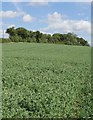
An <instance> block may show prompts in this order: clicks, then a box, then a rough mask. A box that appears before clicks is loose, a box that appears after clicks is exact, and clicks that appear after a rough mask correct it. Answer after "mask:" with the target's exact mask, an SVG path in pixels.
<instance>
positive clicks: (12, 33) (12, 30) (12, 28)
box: [6, 27, 16, 37]
mask: <svg viewBox="0 0 93 120" xmlns="http://www.w3.org/2000/svg"><path fill="white" fill-rule="evenodd" d="M6 33H8V34H9V37H10V36H15V35H16V30H15V29H14V27H11V28H8V29H7V30H6Z"/></svg>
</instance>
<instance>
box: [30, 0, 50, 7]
mask: <svg viewBox="0 0 93 120" xmlns="http://www.w3.org/2000/svg"><path fill="white" fill-rule="evenodd" d="M29 5H31V6H44V5H48V0H31V1H30V3H29Z"/></svg>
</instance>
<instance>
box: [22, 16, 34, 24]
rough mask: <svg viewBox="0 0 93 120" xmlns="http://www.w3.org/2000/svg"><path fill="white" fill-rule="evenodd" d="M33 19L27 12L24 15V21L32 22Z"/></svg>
mask: <svg viewBox="0 0 93 120" xmlns="http://www.w3.org/2000/svg"><path fill="white" fill-rule="evenodd" d="M32 20H33V17H32V16H31V15H29V14H26V15H24V16H23V21H24V22H31V21H32Z"/></svg>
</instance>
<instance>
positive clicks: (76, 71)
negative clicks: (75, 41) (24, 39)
mask: <svg viewBox="0 0 93 120" xmlns="http://www.w3.org/2000/svg"><path fill="white" fill-rule="evenodd" d="M90 73H91V48H90V47H81V46H67V45H60V44H59V45H58V44H43V43H40V44H39V43H5V44H3V45H2V83H3V87H2V110H3V117H4V118H22V117H28V118H30V117H31V118H39V117H50V118H51V117H52V118H53V117H56V118H58V117H62V118H66V117H71V118H72V117H73V118H77V117H79V118H82V117H86V118H87V117H91V116H92V103H91V79H90V78H91V75H90Z"/></svg>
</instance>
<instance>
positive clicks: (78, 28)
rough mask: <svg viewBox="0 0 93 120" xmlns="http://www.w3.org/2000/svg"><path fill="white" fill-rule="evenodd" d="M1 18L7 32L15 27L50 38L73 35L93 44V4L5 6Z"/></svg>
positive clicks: (29, 3) (27, 3) (17, 4)
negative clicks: (92, 15) (9, 28)
mask: <svg viewBox="0 0 93 120" xmlns="http://www.w3.org/2000/svg"><path fill="white" fill-rule="evenodd" d="M16 1H17V0H16ZM0 18H3V19H2V21H0V25H2V29H4V30H6V28H8V27H11V26H15V28H17V27H25V28H26V29H28V30H40V31H41V32H44V33H50V34H53V33H58V32H59V33H68V32H74V33H75V34H77V35H78V36H79V37H83V38H85V39H86V40H87V41H88V42H90V40H91V3H90V2H3V3H2V10H0ZM0 31H2V30H0ZM0 36H1V35H0Z"/></svg>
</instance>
